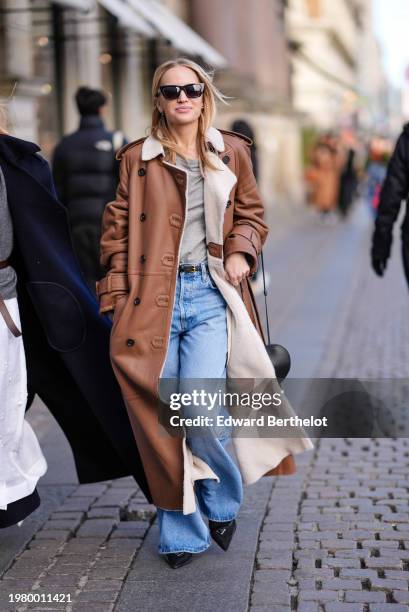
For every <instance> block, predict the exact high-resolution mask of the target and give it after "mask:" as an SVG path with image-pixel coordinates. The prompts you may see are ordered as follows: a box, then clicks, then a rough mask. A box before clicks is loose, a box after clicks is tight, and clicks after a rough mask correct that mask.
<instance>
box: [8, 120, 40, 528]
mask: <svg viewBox="0 0 409 612" xmlns="http://www.w3.org/2000/svg"><path fill="white" fill-rule="evenodd" d="M0 111H1V116H0V138H5V136H6V132H5V130H4V128H2V126H1V124H2V123H3V121H1V119H2V117H3V110H2V109H0ZM12 250H13V223H12V219H11V215H10V211H9V206H8V196H7V189H6V182H5V180H4V175H3V171H2V159H1V155H0V364H1V366H0V528H5V527H10V526H11V525H14V524H16V523H19V522H20V521H22V520H23V519H25V518H26V517H27V516H28V515H29V514H31V513H32V512H34V510H36V508H37V507H38V506H39V504H40V497H39V495H38V492H37V489H36V485H37V482H38V480H39V478H40V477H41V476H43V474H44V473H45V472H46V470H47V463H46V460H45V458H44V456H43V453H42V452H41V449H40V446H39V444H38V440H37V438H36V435H35V433H34V431H33V430H32V428H31V426H30V424H29V423H28V422H27V421H26V420H25V418H24V414H25V409H26V403H27V370H26V358H25V353H24V346H23V339H22V335H21V331H20V330H21V323H20V312H19V307H18V303H17V291H16V285H17V275H16V272H15V270H14V268H13V267H12V266H11V264H10V262H9V257H10V255H11V252H12Z"/></svg>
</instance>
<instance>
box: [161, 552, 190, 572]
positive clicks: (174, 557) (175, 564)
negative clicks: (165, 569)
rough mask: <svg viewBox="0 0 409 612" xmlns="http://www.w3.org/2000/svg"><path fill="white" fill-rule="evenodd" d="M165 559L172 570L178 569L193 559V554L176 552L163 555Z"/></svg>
mask: <svg viewBox="0 0 409 612" xmlns="http://www.w3.org/2000/svg"><path fill="white" fill-rule="evenodd" d="M165 559H166V561H167V562H168V564H169V565H170V567H171V568H173V569H178V568H179V567H182V565H187V564H188V563H190V562H191V560H192V559H193V553H190V552H178V553H168V554H167V555H165Z"/></svg>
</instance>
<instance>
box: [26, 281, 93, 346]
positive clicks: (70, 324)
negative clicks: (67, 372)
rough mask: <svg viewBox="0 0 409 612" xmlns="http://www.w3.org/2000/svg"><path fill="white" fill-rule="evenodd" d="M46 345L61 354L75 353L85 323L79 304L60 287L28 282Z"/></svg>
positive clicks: (83, 334)
mask: <svg viewBox="0 0 409 612" xmlns="http://www.w3.org/2000/svg"><path fill="white" fill-rule="evenodd" d="M27 291H28V293H29V295H30V297H31V300H32V302H33V305H34V308H35V310H36V313H37V316H38V318H39V319H40V321H41V323H42V325H43V328H44V331H45V334H46V336H47V340H48V344H49V345H50V346H51V347H52V348H53V349H55V350H56V351H59V352H60V353H68V352H70V351H75V350H77V349H78V348H79V347H80V346H81V345H82V343H83V342H84V340H85V336H86V324H85V316H84V313H83V311H82V308H81V305H80V303H79V301H78V300H77V298H76V297H75V295H74V294H73V293H71V291H70V290H69V289H67V288H66V287H64V286H63V285H59V284H57V283H51V282H43V281H31V282H29V283H27Z"/></svg>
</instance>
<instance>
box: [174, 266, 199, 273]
mask: <svg viewBox="0 0 409 612" xmlns="http://www.w3.org/2000/svg"><path fill="white" fill-rule="evenodd" d="M179 268H180V271H181V272H197V271H198V270H200V266H195V265H194V264H181V265H180V266H179Z"/></svg>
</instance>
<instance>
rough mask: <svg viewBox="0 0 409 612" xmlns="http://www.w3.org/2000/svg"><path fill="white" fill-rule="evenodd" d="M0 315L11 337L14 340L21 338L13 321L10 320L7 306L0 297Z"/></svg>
mask: <svg viewBox="0 0 409 612" xmlns="http://www.w3.org/2000/svg"><path fill="white" fill-rule="evenodd" d="M0 314H1V316H2V317H3V319H4V322H5V324H6V325H7V327H8V328H9V330H10V331H11V333H12V334H13V336H14V337H15V338H18V337H19V336H21V331H20V330H19V329H18V327H17V326H16V324H15V323H14V321H13V319H12V318H11V314H10V313H9V311H8V309H7V306H6V304H5V302H4V300H3V298H2V297H1V295H0Z"/></svg>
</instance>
